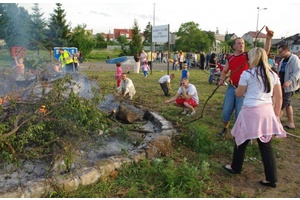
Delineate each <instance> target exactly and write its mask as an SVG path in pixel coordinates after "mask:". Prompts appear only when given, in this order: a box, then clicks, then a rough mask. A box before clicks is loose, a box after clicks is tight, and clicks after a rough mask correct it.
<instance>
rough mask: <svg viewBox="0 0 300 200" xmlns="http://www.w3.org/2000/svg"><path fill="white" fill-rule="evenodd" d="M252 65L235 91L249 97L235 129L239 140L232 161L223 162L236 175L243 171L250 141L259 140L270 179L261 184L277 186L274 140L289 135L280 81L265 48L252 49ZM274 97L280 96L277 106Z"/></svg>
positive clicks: (244, 73)
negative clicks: (282, 112)
mask: <svg viewBox="0 0 300 200" xmlns="http://www.w3.org/2000/svg"><path fill="white" fill-rule="evenodd" d="M249 65H250V69H248V70H246V71H243V73H242V75H241V77H240V80H239V84H238V87H237V89H236V90H235V93H236V95H237V96H238V97H242V96H243V95H244V96H245V99H244V104H243V107H242V109H241V112H240V113H239V115H238V118H237V120H236V123H235V124H234V127H233V129H232V131H231V134H232V135H233V136H234V138H235V143H236V144H235V146H234V153H233V159H232V163H231V165H223V168H224V169H226V170H227V171H229V172H230V173H233V174H236V173H241V171H242V166H243V162H244V157H245V151H246V147H247V144H248V143H249V141H250V140H251V142H252V140H253V139H257V143H258V146H259V149H260V153H261V157H262V161H263V165H264V171H265V178H266V179H265V180H261V181H259V183H260V184H262V185H264V186H270V187H273V188H275V187H276V182H277V173H276V161H275V156H274V152H273V148H272V144H271V140H272V136H273V135H276V136H277V137H286V132H285V131H284V129H283V127H282V124H281V123H280V121H279V114H280V109H281V104H282V93H281V86H280V81H279V77H278V76H277V74H276V73H275V72H273V71H272V69H271V67H270V66H269V64H268V56H267V54H266V52H265V50H264V49H262V48H260V47H256V48H254V49H252V50H250V51H249ZM272 96H274V97H275V99H276V101H275V105H274V108H273V105H272Z"/></svg>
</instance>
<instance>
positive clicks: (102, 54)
mask: <svg viewBox="0 0 300 200" xmlns="http://www.w3.org/2000/svg"><path fill="white" fill-rule="evenodd" d="M107 54H109V56H110V59H112V58H117V57H119V54H120V51H119V50H107V49H101V50H99V49H94V50H93V51H92V52H91V53H90V54H89V55H88V56H87V59H88V61H89V62H105V59H106V58H107Z"/></svg>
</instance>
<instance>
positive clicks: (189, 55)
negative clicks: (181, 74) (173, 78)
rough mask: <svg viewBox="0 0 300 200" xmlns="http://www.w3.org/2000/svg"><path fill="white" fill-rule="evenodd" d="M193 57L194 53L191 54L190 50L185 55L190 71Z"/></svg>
mask: <svg viewBox="0 0 300 200" xmlns="http://www.w3.org/2000/svg"><path fill="white" fill-rule="evenodd" d="M192 56H193V55H192V53H191V51H190V50H189V51H188V52H187V53H186V54H185V61H186V64H187V66H188V69H189V70H190V69H191V59H192Z"/></svg>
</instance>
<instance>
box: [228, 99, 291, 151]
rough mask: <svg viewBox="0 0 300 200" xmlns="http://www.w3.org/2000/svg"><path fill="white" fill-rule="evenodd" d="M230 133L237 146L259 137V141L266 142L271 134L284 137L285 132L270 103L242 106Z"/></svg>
mask: <svg viewBox="0 0 300 200" xmlns="http://www.w3.org/2000/svg"><path fill="white" fill-rule="evenodd" d="M231 134H232V135H233V137H235V142H236V145H237V146H239V145H241V144H243V143H244V142H245V141H246V140H249V139H251V140H252V139H256V138H259V139H260V141H261V142H264V143H267V142H269V141H270V140H271V138H272V135H275V136H276V137H278V138H281V137H286V132H285V130H284V129H283V126H282V124H281V122H280V120H279V118H278V117H277V116H276V115H275V113H274V110H273V106H272V104H271V103H270V104H269V103H268V104H262V105H258V106H254V107H247V106H243V107H242V109H241V111H240V113H239V116H238V118H237V120H236V122H235V124H234V127H233V129H232V130H231ZM251 143H252V141H251Z"/></svg>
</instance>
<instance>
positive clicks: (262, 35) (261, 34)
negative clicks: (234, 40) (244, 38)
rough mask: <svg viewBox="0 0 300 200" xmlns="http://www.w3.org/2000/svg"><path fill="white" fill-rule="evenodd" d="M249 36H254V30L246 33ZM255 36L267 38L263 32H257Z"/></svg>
mask: <svg viewBox="0 0 300 200" xmlns="http://www.w3.org/2000/svg"><path fill="white" fill-rule="evenodd" d="M246 34H249V35H250V36H251V37H253V38H256V31H249V32H248V33H246ZM257 38H267V35H266V34H264V33H259V34H258V36H257Z"/></svg>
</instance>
